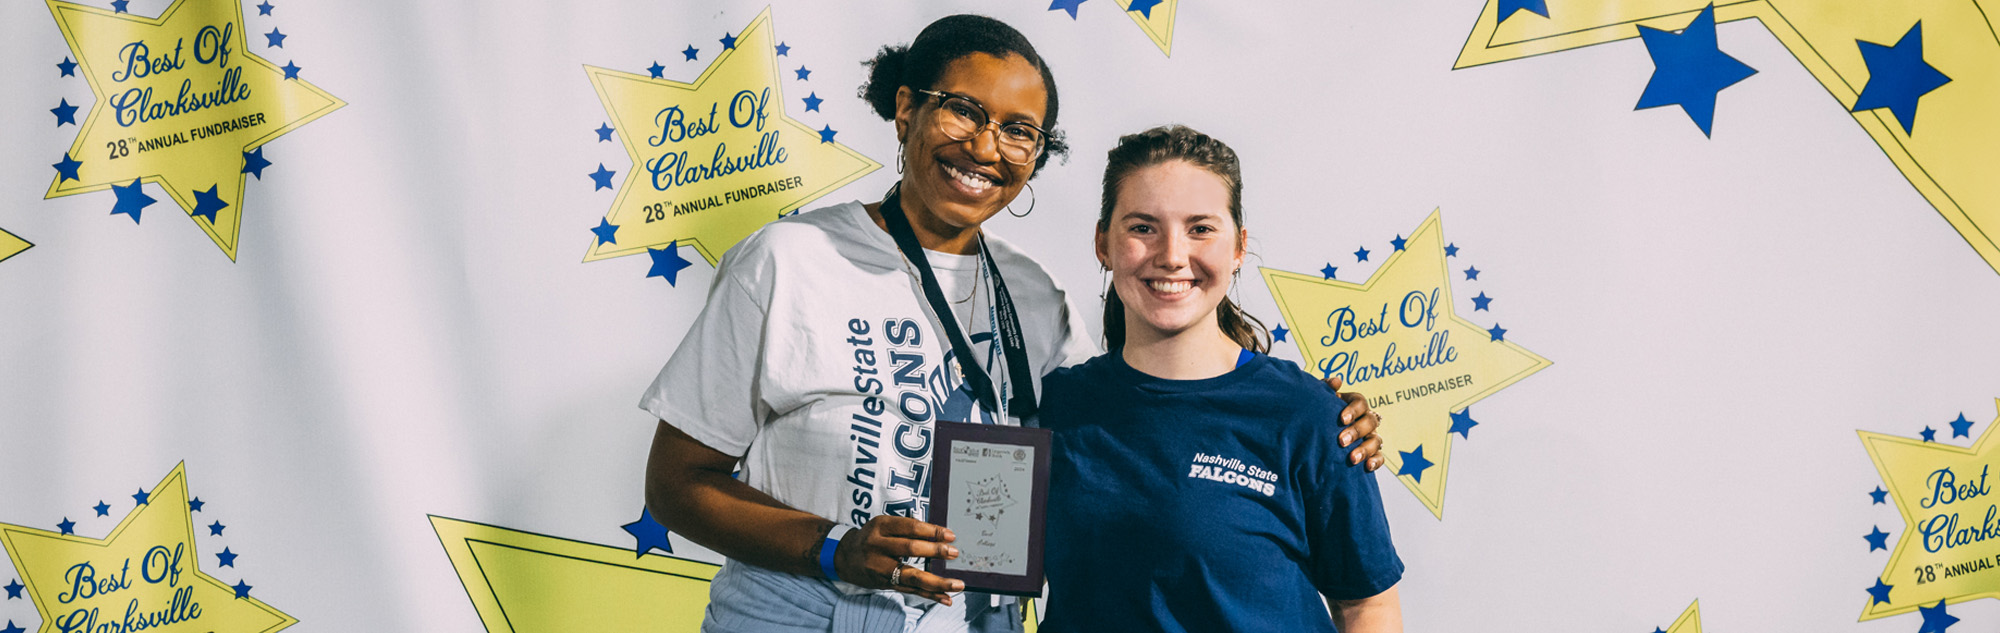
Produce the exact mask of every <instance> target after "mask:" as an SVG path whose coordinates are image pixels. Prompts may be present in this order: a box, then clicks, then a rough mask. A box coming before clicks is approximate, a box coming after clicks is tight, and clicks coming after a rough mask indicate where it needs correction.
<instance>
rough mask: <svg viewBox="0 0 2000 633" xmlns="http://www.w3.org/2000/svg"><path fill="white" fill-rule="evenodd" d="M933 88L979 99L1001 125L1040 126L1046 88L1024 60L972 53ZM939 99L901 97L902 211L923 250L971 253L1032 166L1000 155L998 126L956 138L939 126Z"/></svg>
mask: <svg viewBox="0 0 2000 633" xmlns="http://www.w3.org/2000/svg"><path fill="white" fill-rule="evenodd" d="M931 89H932V90H937V91H941V92H947V93H951V94H954V95H958V96H961V97H965V98H967V99H971V100H972V101H974V102H977V103H978V104H979V105H980V106H981V107H984V108H985V109H986V113H987V115H988V116H989V117H991V118H992V120H994V121H996V122H1001V123H1005V122H1012V121H1021V122H1026V123H1031V124H1034V125H1037V126H1041V125H1042V123H1043V121H1042V118H1043V115H1044V113H1045V110H1046V109H1047V107H1048V90H1047V89H1046V88H1045V87H1044V86H1043V85H1042V74H1041V71H1040V70H1038V69H1036V68H1035V66H1034V65H1033V64H1030V63H1028V61H1027V60H1026V59H1024V58H1022V57H1021V56H1019V55H1008V56H1006V57H994V56H992V55H988V54H985V53H973V54H971V55H967V56H965V57H961V58H958V59H956V60H953V61H952V62H951V63H950V64H949V65H947V66H946V67H945V71H944V74H943V75H942V76H940V77H939V78H938V81H937V84H936V85H934V86H932V87H931ZM938 107H939V100H938V99H937V98H935V97H929V96H925V95H922V94H919V93H917V92H915V91H913V90H911V89H910V88H908V87H904V88H902V89H900V90H898V91H897V93H896V136H897V137H898V138H900V139H902V141H903V144H904V145H903V184H902V196H903V210H904V212H905V213H906V214H908V215H909V217H910V223H911V224H912V225H913V226H914V227H915V228H916V231H917V237H918V239H919V241H921V242H923V243H924V246H925V247H926V248H932V249H936V250H944V251H953V252H962V253H963V252H971V249H972V245H973V242H972V238H973V237H974V236H976V235H977V229H978V228H979V225H980V223H982V222H985V221H986V219H987V218H990V217H993V214H995V213H999V212H1000V210H1001V209H1004V208H1006V207H1007V203H1009V202H1012V201H1013V200H1014V196H1015V195H1017V194H1019V193H1021V188H1022V187H1023V186H1025V185H1027V184H1028V177H1029V176H1032V175H1034V165H1032V164H1030V165H1016V164H1013V163H1009V162H1007V161H1005V160H1001V158H1000V150H999V146H998V145H997V139H996V137H995V134H996V133H997V132H996V131H995V129H994V128H993V127H991V126H989V127H988V128H985V129H982V130H980V131H979V132H978V133H976V134H974V135H973V136H972V138H971V139H969V140H965V141H955V140H952V139H951V137H949V136H946V135H945V133H944V132H942V131H940V130H939V128H938V119H939V118H940V117H943V116H947V115H946V113H943V112H939V111H938Z"/></svg>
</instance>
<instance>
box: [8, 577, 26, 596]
mask: <svg viewBox="0 0 2000 633" xmlns="http://www.w3.org/2000/svg"><path fill="white" fill-rule="evenodd" d="M5 588H6V589H7V599H8V600H20V599H21V588H22V585H21V579H19V578H15V579H13V580H9V581H7V586H6V587H5Z"/></svg>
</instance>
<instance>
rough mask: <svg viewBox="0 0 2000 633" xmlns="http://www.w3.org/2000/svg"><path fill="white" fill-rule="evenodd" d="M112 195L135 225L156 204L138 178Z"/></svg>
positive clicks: (115, 208) (114, 207) (116, 211)
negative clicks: (140, 213) (114, 195)
mask: <svg viewBox="0 0 2000 633" xmlns="http://www.w3.org/2000/svg"><path fill="white" fill-rule="evenodd" d="M111 193H114V194H118V203H117V204H114V205H111V215H119V214H124V215H129V216H132V223H133V224H138V223H139V212H140V211H144V210H145V209H146V207H147V206H148V205H151V204H153V202H154V200H153V197H152V196H149V195H146V192H144V191H141V190H140V189H139V179H138V178H133V179H132V184H129V185H111ZM101 503H102V502H100V504H101ZM99 516H102V515H99Z"/></svg>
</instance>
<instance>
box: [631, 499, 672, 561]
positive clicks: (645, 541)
mask: <svg viewBox="0 0 2000 633" xmlns="http://www.w3.org/2000/svg"><path fill="white" fill-rule="evenodd" d="M624 527H625V532H626V533H628V534H631V535H632V538H634V539H637V540H638V541H639V543H638V544H637V545H634V546H632V551H633V552H634V553H637V554H638V556H634V557H633V558H638V557H639V556H645V555H646V553H647V552H651V551H653V549H654V548H659V550H660V551H663V552H666V553H668V554H672V553H674V545H673V543H672V542H670V541H668V540H667V527H666V526H664V525H660V522H659V521H654V520H653V511H652V510H649V509H646V508H640V509H639V520H637V521H633V522H631V523H627V524H625V526H624Z"/></svg>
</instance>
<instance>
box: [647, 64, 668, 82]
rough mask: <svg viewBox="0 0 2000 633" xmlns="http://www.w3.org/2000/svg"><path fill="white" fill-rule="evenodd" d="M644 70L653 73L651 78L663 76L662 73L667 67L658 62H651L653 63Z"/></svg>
mask: <svg viewBox="0 0 2000 633" xmlns="http://www.w3.org/2000/svg"><path fill="white" fill-rule="evenodd" d="M646 72H649V73H653V78H654V79H659V78H661V77H663V76H664V75H663V73H665V72H667V67H666V66H661V65H660V63H659V62H653V65H651V66H647V67H646Z"/></svg>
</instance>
